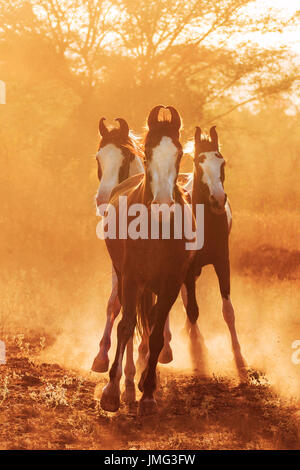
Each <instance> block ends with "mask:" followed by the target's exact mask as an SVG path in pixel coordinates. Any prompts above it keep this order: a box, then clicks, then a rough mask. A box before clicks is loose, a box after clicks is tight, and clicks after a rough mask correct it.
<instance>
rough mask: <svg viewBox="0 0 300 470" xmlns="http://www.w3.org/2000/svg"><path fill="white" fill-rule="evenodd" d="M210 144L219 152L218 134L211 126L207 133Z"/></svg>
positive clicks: (214, 127)
mask: <svg viewBox="0 0 300 470" xmlns="http://www.w3.org/2000/svg"><path fill="white" fill-rule="evenodd" d="M209 134H210V138H211V142H212V144H213V145H214V147H215V149H216V150H219V139H218V134H217V131H216V126H213V127H211V128H210V131H209Z"/></svg>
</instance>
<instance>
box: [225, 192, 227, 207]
mask: <svg viewBox="0 0 300 470" xmlns="http://www.w3.org/2000/svg"><path fill="white" fill-rule="evenodd" d="M226 202H227V194H225V198H224V206H225V204H226Z"/></svg>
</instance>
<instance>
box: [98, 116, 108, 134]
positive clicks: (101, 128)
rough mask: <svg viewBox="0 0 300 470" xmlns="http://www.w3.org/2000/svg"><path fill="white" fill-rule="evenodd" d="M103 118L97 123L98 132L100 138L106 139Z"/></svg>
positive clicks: (106, 131) (106, 132)
mask: <svg viewBox="0 0 300 470" xmlns="http://www.w3.org/2000/svg"><path fill="white" fill-rule="evenodd" d="M104 121H105V118H104V117H102V118H101V119H100V121H99V132H100V135H101V136H102V137H106V136H107V135H108V129H107V127H106V125H105V124H104Z"/></svg>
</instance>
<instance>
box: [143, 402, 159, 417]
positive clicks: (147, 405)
mask: <svg viewBox="0 0 300 470" xmlns="http://www.w3.org/2000/svg"><path fill="white" fill-rule="evenodd" d="M156 413H157V403H156V401H155V400H154V398H144V399H141V400H140V403H139V416H149V415H153V414H156Z"/></svg>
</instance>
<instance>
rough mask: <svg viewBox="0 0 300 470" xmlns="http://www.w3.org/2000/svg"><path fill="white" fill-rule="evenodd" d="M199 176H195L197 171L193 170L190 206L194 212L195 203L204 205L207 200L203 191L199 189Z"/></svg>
mask: <svg viewBox="0 0 300 470" xmlns="http://www.w3.org/2000/svg"><path fill="white" fill-rule="evenodd" d="M200 182H201V181H200V178H199V177H198V176H197V173H196V172H195V171H194V173H193V187H192V206H193V212H194V214H195V212H196V211H195V207H196V204H204V205H206V204H207V202H206V200H205V196H204V193H203V191H201V185H200Z"/></svg>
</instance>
